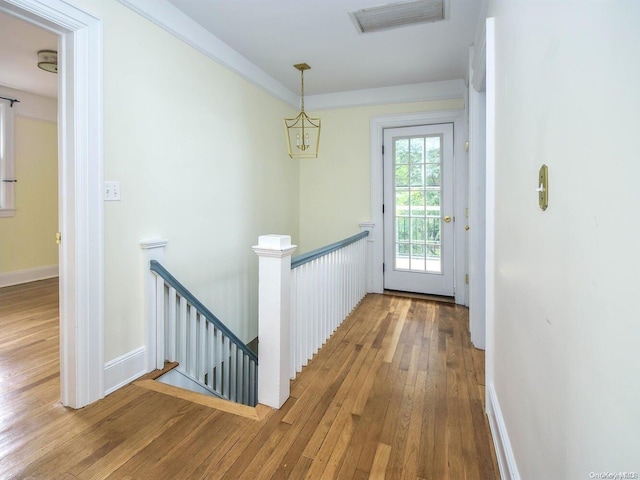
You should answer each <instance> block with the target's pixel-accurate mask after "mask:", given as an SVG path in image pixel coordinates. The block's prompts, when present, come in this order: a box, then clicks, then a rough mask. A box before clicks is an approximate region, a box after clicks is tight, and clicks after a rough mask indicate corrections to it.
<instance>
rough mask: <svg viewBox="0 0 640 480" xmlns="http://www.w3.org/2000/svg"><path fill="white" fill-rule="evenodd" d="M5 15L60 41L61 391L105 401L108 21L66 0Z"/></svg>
mask: <svg viewBox="0 0 640 480" xmlns="http://www.w3.org/2000/svg"><path fill="white" fill-rule="evenodd" d="M0 11H1V12H3V13H6V14H8V15H11V16H14V17H18V18H20V19H21V20H24V21H27V22H29V23H31V24H34V25H37V26H39V27H41V28H43V29H46V30H49V31H51V32H53V33H54V34H56V35H58V36H59V41H58V61H59V68H58V72H59V73H58V75H59V87H58V132H59V133H58V161H59V168H58V176H59V192H58V195H59V229H60V233H61V244H60V247H59V279H60V280H59V281H60V392H61V400H62V403H63V404H64V405H66V406H70V407H73V408H80V407H83V406H85V405H88V404H89V403H92V402H94V401H96V400H98V399H99V398H102V397H103V396H104V332H103V323H104V322H103V315H104V313H103V312H104V308H103V265H104V260H103V258H104V254H103V252H104V246H103V205H102V197H101V193H102V188H101V186H102V27H101V22H100V21H99V20H98V19H96V18H94V17H93V16H91V15H89V14H87V13H86V12H83V11H81V10H79V9H77V8H75V7H73V6H70V5H69V4H68V3H66V2H64V1H62V0H48V1H47V2H46V5H45V4H44V3H43V2H41V1H38V0H10V1H8V0H0Z"/></svg>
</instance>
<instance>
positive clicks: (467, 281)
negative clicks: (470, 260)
mask: <svg viewBox="0 0 640 480" xmlns="http://www.w3.org/2000/svg"><path fill="white" fill-rule="evenodd" d="M464 283H466V284H467V285H468V284H469V274H468V273H467V274H465V276H464Z"/></svg>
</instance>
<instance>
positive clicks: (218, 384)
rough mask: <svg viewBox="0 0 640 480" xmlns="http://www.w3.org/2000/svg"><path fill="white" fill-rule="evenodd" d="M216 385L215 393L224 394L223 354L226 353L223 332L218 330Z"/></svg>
mask: <svg viewBox="0 0 640 480" xmlns="http://www.w3.org/2000/svg"><path fill="white" fill-rule="evenodd" d="M215 350H216V385H215V387H214V388H215V391H216V392H218V393H220V394H222V389H223V383H222V370H223V369H222V352H223V351H224V344H223V343H222V332H221V331H220V330H218V329H216V347H215Z"/></svg>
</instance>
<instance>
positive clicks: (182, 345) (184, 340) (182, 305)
mask: <svg viewBox="0 0 640 480" xmlns="http://www.w3.org/2000/svg"><path fill="white" fill-rule="evenodd" d="M178 337H179V340H178V363H179V364H180V366H179V370H181V371H183V372H184V373H187V352H188V350H187V345H188V324H187V299H186V298H183V297H180V299H179V306H178Z"/></svg>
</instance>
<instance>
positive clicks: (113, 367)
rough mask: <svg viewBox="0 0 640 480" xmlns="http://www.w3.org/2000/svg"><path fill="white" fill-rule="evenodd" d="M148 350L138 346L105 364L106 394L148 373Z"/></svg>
mask: <svg viewBox="0 0 640 480" xmlns="http://www.w3.org/2000/svg"><path fill="white" fill-rule="evenodd" d="M146 362H147V350H146V348H145V347H140V348H136V349H135V350H132V351H130V352H128V353H125V354H124V355H121V356H119V357H118V358H114V359H113V360H110V361H108V362H107V363H105V365H104V394H105V395H109V394H110V393H113V392H114V391H116V390H118V389H119V388H120V387H124V386H125V385H127V384H128V383H130V382H132V381H133V380H135V379H136V378H138V377H140V376H142V375H144V374H145V373H147V370H146Z"/></svg>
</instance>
